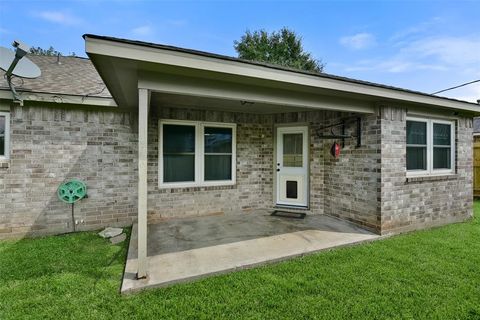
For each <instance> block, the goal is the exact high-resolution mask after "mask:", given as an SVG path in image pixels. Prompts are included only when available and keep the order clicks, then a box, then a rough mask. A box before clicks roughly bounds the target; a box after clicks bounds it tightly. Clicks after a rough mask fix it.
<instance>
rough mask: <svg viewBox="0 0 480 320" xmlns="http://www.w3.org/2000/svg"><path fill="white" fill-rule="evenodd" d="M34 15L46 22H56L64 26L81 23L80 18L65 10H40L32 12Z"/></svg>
mask: <svg viewBox="0 0 480 320" xmlns="http://www.w3.org/2000/svg"><path fill="white" fill-rule="evenodd" d="M34 16H36V17H38V18H41V19H43V20H45V21H48V22H52V23H58V24H61V25H65V26H73V25H78V24H80V23H82V20H81V19H80V18H78V17H76V16H74V15H73V14H71V13H69V12H65V11H40V12H36V13H34Z"/></svg>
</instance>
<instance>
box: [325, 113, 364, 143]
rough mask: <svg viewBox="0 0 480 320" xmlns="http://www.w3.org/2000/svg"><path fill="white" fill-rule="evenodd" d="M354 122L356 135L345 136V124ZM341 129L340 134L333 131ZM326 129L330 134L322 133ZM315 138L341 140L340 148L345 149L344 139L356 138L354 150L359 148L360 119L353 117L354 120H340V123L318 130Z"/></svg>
mask: <svg viewBox="0 0 480 320" xmlns="http://www.w3.org/2000/svg"><path fill="white" fill-rule="evenodd" d="M352 122H356V125H357V128H356V134H355V135H353V134H346V133H345V127H346V125H347V124H349V123H352ZM338 127H340V128H341V134H335V133H334V131H333V129H334V128H338ZM326 129H330V134H324V131H325V130H326ZM316 133H317V137H318V138H319V139H326V140H328V139H330V140H337V139H338V140H341V141H342V148H344V147H345V139H351V138H357V144H356V146H355V148H360V147H361V146H362V118H361V117H355V118H347V119H342V120H341V121H340V122H338V123H335V124H332V125H329V126H325V127H321V128H318V129H317V131H316Z"/></svg>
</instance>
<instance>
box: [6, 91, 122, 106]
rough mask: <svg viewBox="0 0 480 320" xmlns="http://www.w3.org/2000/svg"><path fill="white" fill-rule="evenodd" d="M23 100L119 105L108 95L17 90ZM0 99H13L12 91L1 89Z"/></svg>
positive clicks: (87, 104) (85, 104)
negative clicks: (87, 95)
mask: <svg viewBox="0 0 480 320" xmlns="http://www.w3.org/2000/svg"><path fill="white" fill-rule="evenodd" d="M17 92H18V94H19V96H20V98H21V99H22V100H23V101H38V102H48V103H59V104H60V103H61V104H77V105H84V106H98V107H117V104H116V103H115V100H113V98H108V97H85V96H80V95H68V94H58V93H45V92H22V91H17ZM0 99H5V100H13V96H12V92H11V91H9V90H2V89H0Z"/></svg>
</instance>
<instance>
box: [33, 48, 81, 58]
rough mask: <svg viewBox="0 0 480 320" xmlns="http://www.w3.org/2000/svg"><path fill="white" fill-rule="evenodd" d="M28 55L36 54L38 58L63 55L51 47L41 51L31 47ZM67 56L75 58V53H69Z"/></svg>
mask: <svg viewBox="0 0 480 320" xmlns="http://www.w3.org/2000/svg"><path fill="white" fill-rule="evenodd" d="M30 53H31V54H36V55H39V56H63V54H62V53H61V52H60V51H57V50H55V49H54V48H53V47H52V46H50V47H49V48H48V49H43V48H40V47H31V48H30ZM69 56H71V57H75V56H76V55H75V52H72V53H70V54H69Z"/></svg>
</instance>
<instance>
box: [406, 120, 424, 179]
mask: <svg viewBox="0 0 480 320" xmlns="http://www.w3.org/2000/svg"><path fill="white" fill-rule="evenodd" d="M407 170H427V123H426V122H420V121H407Z"/></svg>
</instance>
